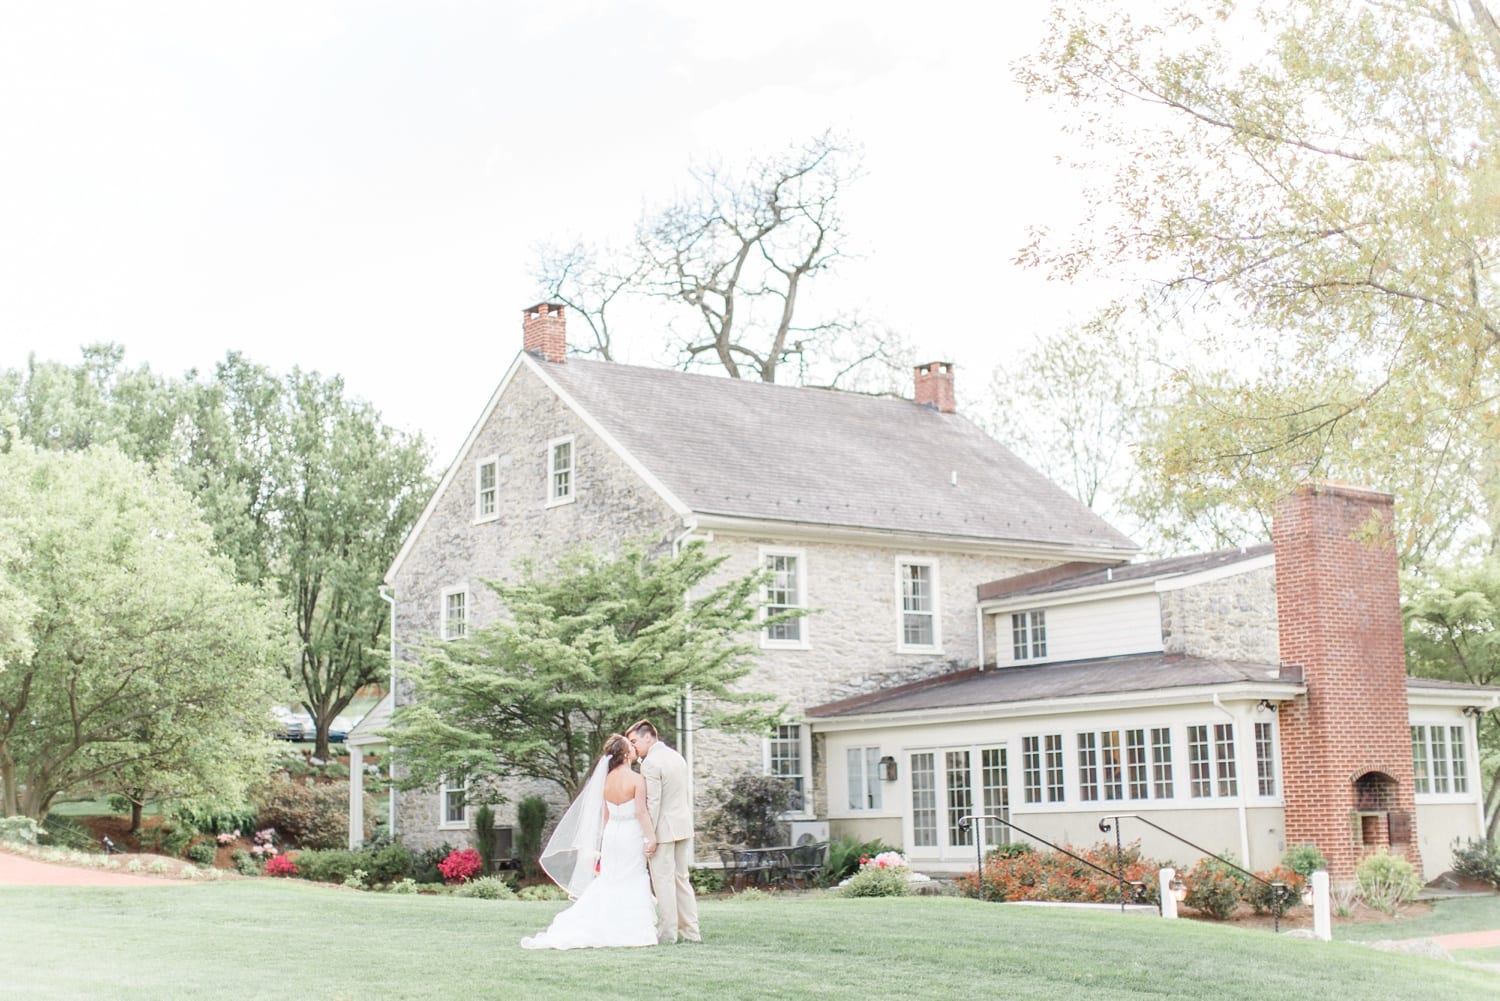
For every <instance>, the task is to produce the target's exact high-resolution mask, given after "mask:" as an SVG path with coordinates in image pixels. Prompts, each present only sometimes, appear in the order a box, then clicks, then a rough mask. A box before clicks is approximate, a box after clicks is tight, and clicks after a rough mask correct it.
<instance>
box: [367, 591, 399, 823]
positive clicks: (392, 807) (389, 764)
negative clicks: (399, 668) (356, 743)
mask: <svg viewBox="0 0 1500 1001" xmlns="http://www.w3.org/2000/svg"><path fill="white" fill-rule="evenodd" d="M379 593H380V598H381V600H382V601H384V602H385V603H386V604H388V605H390V606H391V710H392V711H393V712H394V711H395V709H396V596H395V595H394V594H392V593H391V592H390V591H389V590H387V589H386V586H385V585H384V584H381V585H380V590H379ZM385 759H386V760H385V772H386V778H388V779H390V780H391V791H390V795H388V796H387V797H386V820H385V829H386V831H387V832H389V834H390V836H391V837H392V838H395V836H396V784H395V778H396V762H395V755H393V754H390V753H389V752H387V754H386V756H385ZM361 781H363V780H361Z"/></svg>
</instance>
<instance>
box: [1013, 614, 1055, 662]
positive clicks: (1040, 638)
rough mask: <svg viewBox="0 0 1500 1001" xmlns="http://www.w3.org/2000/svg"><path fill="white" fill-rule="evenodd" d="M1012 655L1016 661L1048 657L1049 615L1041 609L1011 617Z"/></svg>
mask: <svg viewBox="0 0 1500 1001" xmlns="http://www.w3.org/2000/svg"><path fill="white" fill-rule="evenodd" d="M1010 640H1011V653H1012V655H1013V656H1014V657H1015V659H1016V660H1040V659H1042V658H1043V657H1046V656H1047V613H1046V612H1044V611H1042V610H1041V609H1037V610H1035V611H1030V612H1013V613H1011V617H1010Z"/></svg>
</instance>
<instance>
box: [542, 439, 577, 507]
mask: <svg viewBox="0 0 1500 1001" xmlns="http://www.w3.org/2000/svg"><path fill="white" fill-rule="evenodd" d="M573 488H574V483H573V438H572V436H571V435H570V436H569V437H567V438H557V439H554V440H553V441H549V442H548V443H547V505H548V506H549V507H550V506H552V505H553V504H571V503H573V500H574V489H573Z"/></svg>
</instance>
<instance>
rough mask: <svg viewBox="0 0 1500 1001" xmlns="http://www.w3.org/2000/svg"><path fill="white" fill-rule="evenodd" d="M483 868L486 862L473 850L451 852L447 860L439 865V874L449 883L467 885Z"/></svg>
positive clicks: (465, 849)
mask: <svg viewBox="0 0 1500 1001" xmlns="http://www.w3.org/2000/svg"><path fill="white" fill-rule="evenodd" d="M483 868H484V860H483V859H481V858H480V857H479V853H478V852H477V851H475V850H474V849H472V848H464V849H461V850H459V851H456V852H450V853H449V855H448V857H447V858H445V859H443V860H442V861H441V862H439V863H438V872H441V873H442V874H443V879H444V880H445V881H447V882H449V883H466V882H468V881H469V880H470V879H472V878H473V877H474V876H476V875H478V873H479V870H481V869H483Z"/></svg>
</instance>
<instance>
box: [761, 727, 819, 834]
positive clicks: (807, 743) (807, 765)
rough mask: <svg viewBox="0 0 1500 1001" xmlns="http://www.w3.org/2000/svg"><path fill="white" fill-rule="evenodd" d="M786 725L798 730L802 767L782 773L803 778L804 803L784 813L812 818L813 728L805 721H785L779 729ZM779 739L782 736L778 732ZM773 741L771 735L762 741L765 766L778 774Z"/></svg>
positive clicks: (799, 758)
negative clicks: (775, 767) (774, 766)
mask: <svg viewBox="0 0 1500 1001" xmlns="http://www.w3.org/2000/svg"><path fill="white" fill-rule="evenodd" d="M786 727H795V728H796V730H797V738H796V739H797V759H798V760H797V765H798V768H799V769H800V771H799V772H797V773H787V774H784V775H781V776H780V777H782V778H799V779H801V780H802V804H801V806H799V807H794V808H793V809H790V810H788V811H787V812H786V813H784V814H782V816H784V817H788V818H793V819H797V820H803V819H809V820H810V819H812V817H813V776H812V728H811V727H809V726H808V725H807V724H806V723H805V722H804V723H783V724H781V726H780V727H778V728H777V729H778V731H780V730H781V729H783V728H786ZM777 739H783V738H780V736H779V734H778V738H777ZM771 743H772V739H771V738H770V737H767V738H765V740H763V741H762V742H761V747H762V751H763V754H764V759H763V768H764V771H765V773H766V774H767V775H777V774H778V773H776V772H773V771H772V770H771Z"/></svg>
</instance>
